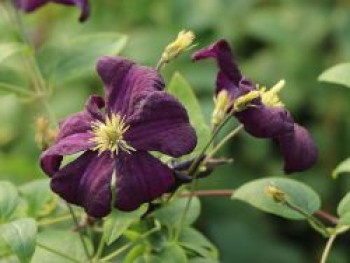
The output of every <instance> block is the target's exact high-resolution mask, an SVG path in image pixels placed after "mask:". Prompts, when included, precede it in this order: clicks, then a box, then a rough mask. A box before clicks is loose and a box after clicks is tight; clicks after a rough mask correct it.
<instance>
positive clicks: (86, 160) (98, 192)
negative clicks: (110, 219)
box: [51, 151, 115, 218]
mask: <svg viewBox="0 0 350 263" xmlns="http://www.w3.org/2000/svg"><path fill="white" fill-rule="evenodd" d="M114 163H115V162H114V160H113V159H112V158H111V157H110V154H109V153H108V152H105V153H103V154H101V155H100V156H98V155H97V154H96V152H92V151H87V152H85V153H84V154H83V155H82V156H80V157H79V158H78V159H76V160H75V161H73V162H71V163H70V164H68V165H67V166H65V167H63V168H62V169H61V170H59V171H58V172H57V173H56V174H55V175H54V176H53V177H52V180H51V188H52V190H53V191H54V192H55V193H57V194H58V195H59V196H61V197H62V198H63V199H64V200H66V201H67V202H69V203H72V204H75V205H78V206H82V207H84V209H85V211H86V212H87V213H88V214H89V215H91V216H93V217H97V218H100V217H104V216H106V215H107V214H108V213H109V212H110V210H111V199H112V194H111V179H112V174H113V169H114Z"/></svg>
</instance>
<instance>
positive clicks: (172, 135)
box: [125, 91, 197, 157]
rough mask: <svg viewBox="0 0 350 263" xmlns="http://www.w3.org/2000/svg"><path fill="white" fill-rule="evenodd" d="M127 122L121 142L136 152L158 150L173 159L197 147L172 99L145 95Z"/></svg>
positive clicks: (160, 94) (184, 115) (184, 114)
mask: <svg viewBox="0 0 350 263" xmlns="http://www.w3.org/2000/svg"><path fill="white" fill-rule="evenodd" d="M136 108H137V110H135V112H134V114H133V115H132V116H130V118H129V119H127V123H128V125H130V129H129V130H128V131H127V133H126V134H125V140H126V141H127V142H128V143H130V145H131V146H132V147H134V148H135V149H138V150H145V151H159V152H162V153H165V154H168V155H171V156H173V157H180V156H182V155H184V154H188V153H190V152H191V151H192V150H193V149H194V148H195V147H196V144H197V136H196V132H195V130H194V129H193V128H192V126H191V124H190V122H189V118H188V115H187V112H186V110H185V108H184V107H183V106H182V105H181V104H180V102H179V101H177V100H176V99H175V98H174V97H173V96H171V95H169V94H167V93H165V92H162V91H158V92H153V93H151V94H149V95H148V96H147V97H146V98H145V99H144V100H142V101H141V102H140V105H137V106H136Z"/></svg>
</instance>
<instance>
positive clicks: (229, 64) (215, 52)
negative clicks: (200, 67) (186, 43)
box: [192, 39, 242, 87]
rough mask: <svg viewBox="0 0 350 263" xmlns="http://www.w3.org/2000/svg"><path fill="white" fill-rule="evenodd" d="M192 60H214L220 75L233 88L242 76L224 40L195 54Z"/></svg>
mask: <svg viewBox="0 0 350 263" xmlns="http://www.w3.org/2000/svg"><path fill="white" fill-rule="evenodd" d="M192 58H193V60H195V61H197V60H201V59H205V58H214V59H215V60H216V62H217V63H218V66H219V68H220V72H221V73H220V74H223V75H225V76H226V77H227V78H228V79H229V80H230V81H231V82H232V84H233V85H234V86H235V87H238V85H239V82H240V81H241V79H242V74H241V71H240V70H239V68H238V65H237V63H236V61H235V58H234V55H233V53H232V50H231V48H230V45H229V44H228V43H227V42H226V40H223V39H221V40H219V41H218V42H216V43H214V44H213V45H211V46H209V47H206V48H203V49H201V50H199V51H197V52H195V53H194V54H193V56H192Z"/></svg>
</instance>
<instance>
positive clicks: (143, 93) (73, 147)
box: [41, 57, 197, 217]
mask: <svg viewBox="0 0 350 263" xmlns="http://www.w3.org/2000/svg"><path fill="white" fill-rule="evenodd" d="M97 70H98V73H99V75H100V77H101V78H102V80H103V82H104V85H105V92H106V98H105V100H104V99H103V98H101V97H99V96H96V95H93V96H91V97H90V99H89V100H88V102H87V103H86V107H85V110H84V111H82V112H79V113H76V114H74V115H72V116H70V117H68V118H67V119H65V120H64V121H63V122H62V123H61V124H60V131H59V134H58V138H57V141H56V143H55V144H54V145H52V146H51V147H50V148H49V149H47V150H46V151H45V152H43V153H42V156H41V167H42V169H43V170H44V172H45V173H46V174H48V175H49V176H50V177H51V178H52V180H51V188H52V190H53V191H54V192H55V193H57V194H58V195H60V196H61V197H62V198H63V199H65V200H66V201H68V202H70V203H73V204H76V205H79V206H82V207H84V208H85V210H86V212H87V213H88V214H89V215H91V216H94V217H103V216H106V215H107V214H108V213H109V212H110V210H111V206H112V205H113V206H115V207H116V208H118V209H120V210H123V211H132V210H135V209H137V208H138V207H139V206H140V205H141V204H143V203H146V202H151V201H153V200H154V199H156V198H158V197H160V196H161V195H162V194H164V193H166V192H167V191H168V190H169V189H170V188H171V187H172V186H173V184H174V183H175V178H174V175H173V170H172V169H170V168H169V167H168V166H167V165H165V164H163V163H162V162H161V161H159V160H158V159H156V158H155V157H153V156H152V155H151V154H150V153H148V151H158V152H161V153H164V154H167V155H170V156H172V157H180V156H182V155H184V154H188V153H190V152H191V151H192V150H193V149H194V148H195V146H196V143H197V137H196V133H195V131H194V129H193V128H192V126H191V125H190V123H189V118H188V114H187V112H186V110H185V109H184V107H183V106H182V105H181V104H180V102H179V101H177V100H176V99H175V98H174V97H172V96H171V95H169V94H168V93H166V92H164V91H163V88H164V83H163V80H162V78H161V76H160V75H159V74H158V73H157V71H156V70H154V69H153V68H147V67H143V66H139V65H137V64H135V63H134V62H132V61H130V60H127V59H125V58H120V57H118V58H115V57H104V58H102V59H100V60H99V62H98V65H97ZM103 108H104V111H102V109H103ZM78 152H82V155H80V156H79V157H78V158H77V159H76V160H75V161H73V162H71V163H69V164H67V165H66V166H64V167H61V161H62V158H63V156H66V155H71V154H75V153H78ZM113 174H115V176H116V200H115V203H114V204H111V202H112V193H111V179H112V176H113Z"/></svg>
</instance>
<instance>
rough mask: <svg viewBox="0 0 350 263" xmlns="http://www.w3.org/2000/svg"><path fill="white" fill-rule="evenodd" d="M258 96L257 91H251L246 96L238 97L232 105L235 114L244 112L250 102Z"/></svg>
mask: <svg viewBox="0 0 350 263" xmlns="http://www.w3.org/2000/svg"><path fill="white" fill-rule="evenodd" d="M259 96H260V92H259V91H257V90H252V91H250V92H248V93H247V94H245V95H243V96H240V97H238V98H237V99H236V100H235V103H234V110H235V112H240V111H242V110H245V109H246V108H247V107H249V106H250V104H251V102H252V101H253V100H255V99H256V98H258V97H259Z"/></svg>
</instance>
